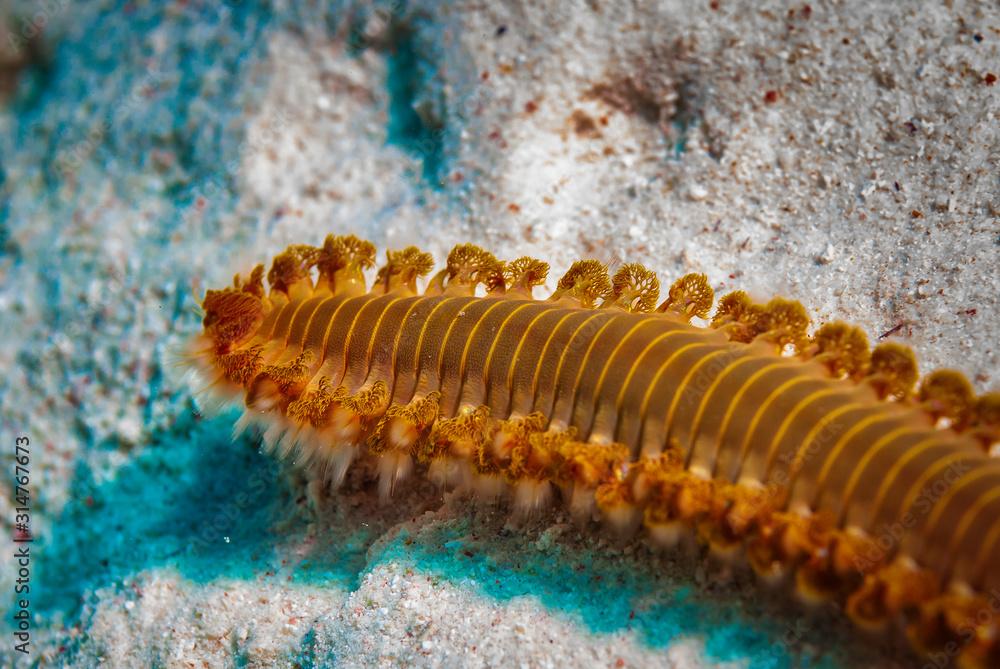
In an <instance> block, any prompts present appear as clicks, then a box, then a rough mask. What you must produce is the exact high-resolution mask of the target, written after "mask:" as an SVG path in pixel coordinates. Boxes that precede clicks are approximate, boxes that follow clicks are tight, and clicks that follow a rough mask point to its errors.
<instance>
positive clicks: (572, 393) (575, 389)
mask: <svg viewBox="0 0 1000 669" xmlns="http://www.w3.org/2000/svg"><path fill="white" fill-rule="evenodd" d="M625 315H626V314H614V315H613V316H611V318H609V319H608V320H607V321H605V322H604V325H602V326H601V327H600V329H599V330H598V331H597V333H596V334H595V335H594V336H593V337H591V339H590V344H589V345H588V346H587V351H586V352H585V353H584V354H583V359H582V360H581V361H580V364H579V366H578V367H577V369H576V376H575V377H574V379H573V385H571V386H570V387H569V388H568V390H569V397H570V404H569V421H570V422H572V421H573V412H574V411H575V410H576V402H577V395H578V394H579V392H580V378H581V377H582V376H583V370H585V369H586V368H587V361H588V360H590V353H591V351H593V350H594V346H595V345H596V344H597V340H598V339H600V338H601V334H602V333H603V332H604V330H605V329H606V328H607V327H608V326H610V325H611V324H612V323H614V322H615V321H617V320H620V319H621V317H622V316H625ZM574 337H575V333H574ZM571 341H572V340H571ZM566 350H569V346H567V347H566ZM565 353H566V351H563V357H564V358H565ZM559 363H560V364H559V369H558V370H557V371H556V388H555V393H554V395H553V399H554V400H555V401H554V402H553V403H552V411H553V412H555V407H556V405H557V404H558V397H559V385H558V384H559V372H561V371H562V360H560V361H559Z"/></svg>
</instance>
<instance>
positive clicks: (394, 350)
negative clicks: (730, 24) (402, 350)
mask: <svg viewBox="0 0 1000 669" xmlns="http://www.w3.org/2000/svg"><path fill="white" fill-rule="evenodd" d="M419 304H420V299H416V300H413V304H411V305H410V307H409V308H408V309H407V310H406V313H405V314H403V318H402V319H401V320H400V321H399V329H398V330H396V336H395V337H394V338H393V340H392V348H391V349H389V350H390V351H392V360H391V361H390V362H389V373H390V374H392V387H390V388H389V398H390V399H392V393H393V391H395V390H396V357H397V356H398V355H399V339H400V337H402V336H403V331H404V330H405V329H406V328H405V327H404V326H405V325H406V321H407V320H409V318H410V314H412V313H413V310H414V309H416V308H417V305H419ZM369 373H370V372H369ZM365 380H366V381H367V379H365Z"/></svg>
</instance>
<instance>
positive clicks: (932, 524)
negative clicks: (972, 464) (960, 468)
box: [923, 463, 997, 540]
mask: <svg viewBox="0 0 1000 669" xmlns="http://www.w3.org/2000/svg"><path fill="white" fill-rule="evenodd" d="M996 473H997V472H996V470H995V469H993V468H992V467H990V466H988V463H985V464H984V466H981V467H980V468H979V469H977V470H976V471H974V472H972V473H971V474H969V475H968V476H964V477H962V478H960V479H959V480H958V481H956V482H955V484H954V485H952V486H951V487H950V488H948V492H946V493H945V494H944V495H943V496H942V497H941V499H939V500H938V501H937V503H936V504H935V505H934V511H932V512H931V515H930V518H928V519H927V524H926V525H925V526H924V530H925V531H924V532H923V536H924V538H925V540H926V539H928V538H930V537H931V536H933V535H934V534H935V532H934V530H935V529H937V524H938V523H939V522H940V521H941V516H942V515H944V510H945V509H946V508H947V507H948V503H949V502H951V500H952V499H954V498H955V495H957V494H958V492H959V491H960V490H962V489H963V488H965V487H967V486H968V485H969V484H970V483H975V482H976V481H978V480H979V479H981V478H983V477H984V476H986V475H988V474H996Z"/></svg>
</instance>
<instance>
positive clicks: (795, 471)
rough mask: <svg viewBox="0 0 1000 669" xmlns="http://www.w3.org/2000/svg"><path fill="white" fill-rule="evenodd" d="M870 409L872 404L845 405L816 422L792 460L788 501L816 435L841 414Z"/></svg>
mask: <svg viewBox="0 0 1000 669" xmlns="http://www.w3.org/2000/svg"><path fill="white" fill-rule="evenodd" d="M870 408H872V405H871V403H860V402H854V403H851V404H843V405H841V406H839V407H836V408H835V409H833V410H832V411H830V412H829V413H827V414H826V415H825V416H823V417H822V418H820V419H819V420H818V421H816V425H814V426H813V427H812V429H810V430H809V433H808V434H806V438H805V439H803V440H802V445H801V446H799V449H798V450H797V451H795V458H794V459H793V460H792V465H791V467H789V476H788V493H789V495H788V500H791V493H792V490H793V489H794V488H795V482H796V481H797V480H798V477H799V472H800V471H801V470H802V468H803V467H804V466H805V457H806V455H805V454H806V452H807V451H808V450H809V448H810V447H811V446H812V443H813V441H815V439H816V435H817V434H818V433H819V431H820V430H823V429H826V423H828V422H829V421H831V420H833V419H834V418H837V417H838V416H840V415H841V414H844V413H847V412H848V411H856V410H858V409H870Z"/></svg>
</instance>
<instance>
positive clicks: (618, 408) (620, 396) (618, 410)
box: [611, 328, 701, 439]
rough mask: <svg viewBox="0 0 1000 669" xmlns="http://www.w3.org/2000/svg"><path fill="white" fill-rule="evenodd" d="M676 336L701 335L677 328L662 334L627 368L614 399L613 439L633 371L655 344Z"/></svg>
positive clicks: (617, 434)
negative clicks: (626, 374)
mask: <svg viewBox="0 0 1000 669" xmlns="http://www.w3.org/2000/svg"><path fill="white" fill-rule="evenodd" d="M678 334H701V333H700V332H689V331H687V330H684V329H681V328H678V329H676V330H671V331H670V332H664V333H663V334H661V335H660V336H658V337H657V338H656V339H654V340H653V341H651V342H649V344H648V345H647V346H646V348H644V349H643V350H642V353H640V354H639V356H638V357H637V358H636V359H635V362H633V363H632V365H631V367H629V371H628V376H627V377H625V383H624V384H623V385H622V389H621V390H619V391H618V397H617V398H616V399H615V416H616V418H615V429H614V430H612V432H611V433H612V434H613V435H614V438H615V439H618V437H619V430H620V425H619V423H620V421H619V420H618V418H617V417H618V416H619V415H621V412H622V403H623V402H624V401H625V394H626V393H627V392H628V387H629V385H630V384H631V383H632V377H633V376H634V375H635V370H637V369H639V366H640V364H641V363H642V359H643V358H645V357H646V355H647V354H648V353H649V352H650V351H651V350H652V349H653V347H655V346H656V345H657V344H659V343H660V342H661V341H663V340H664V339H667V338H669V337H673V336H674V335H678ZM647 392H648V391H647ZM642 418H643V416H642V414H639V420H640V421H642Z"/></svg>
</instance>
